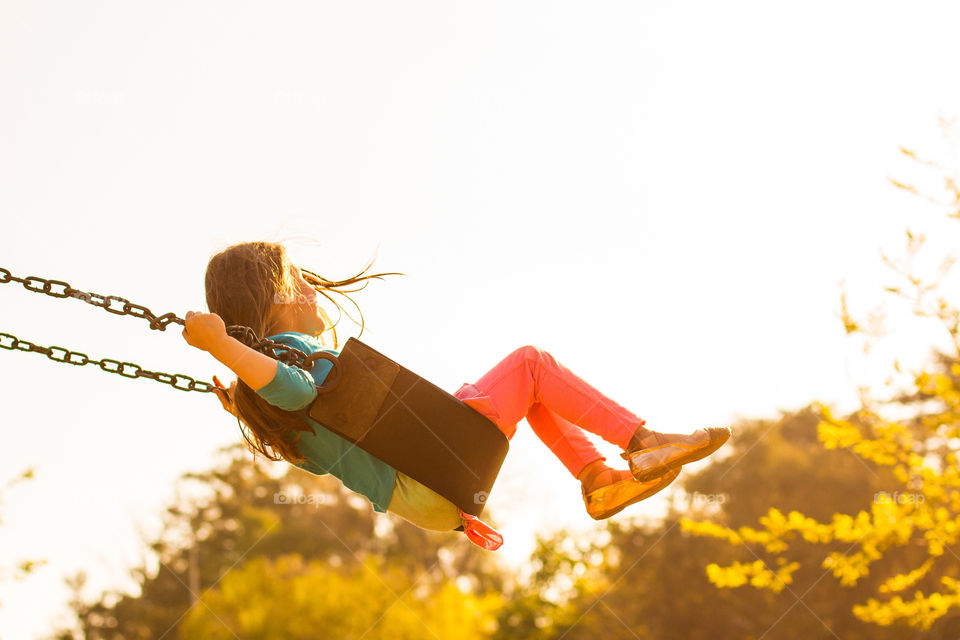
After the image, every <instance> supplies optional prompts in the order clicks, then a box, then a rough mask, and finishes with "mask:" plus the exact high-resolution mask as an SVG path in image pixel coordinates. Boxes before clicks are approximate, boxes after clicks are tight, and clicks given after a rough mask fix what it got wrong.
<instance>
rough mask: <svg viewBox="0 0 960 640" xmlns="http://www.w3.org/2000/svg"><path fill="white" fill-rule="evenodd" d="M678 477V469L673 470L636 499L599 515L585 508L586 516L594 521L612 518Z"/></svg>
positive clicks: (601, 489)
mask: <svg viewBox="0 0 960 640" xmlns="http://www.w3.org/2000/svg"><path fill="white" fill-rule="evenodd" d="M679 475H680V469H675V470H672V471H668V472H667V473H665V474H663V477H662V478H661V480H660V482H658V483H657V484H655V485H653V486H651V487H650V488H649V489H648V490H647V491H644V492H643V493H641V494H639V495H637V496H636V497H634V498H632V499H630V500H628V501H627V502H623V503H621V504H619V505H617V506H616V507H615V508H613V509H609V510H607V511H601V512H600V513H590V508H589V507H587V515H589V516H590V517H591V518H593V519H594V520H606V519H607V518H609V517H610V516H613V515H616V514H618V513H620V512H621V511H623V510H624V509H626V508H627V507H629V506H630V505H632V504H636V503H637V502H640V501H641V500H646V499H647V498H649V497H650V496H652V495H653V494H655V493H657V492H659V491H661V490H663V489H665V488H666V487H667V485H669V484H670V483H671V482H673V481H674V480H676V479H677V476H679ZM633 481H636V480H633ZM633 481H631V480H624V481H623V482H633ZM648 482H649V481H648ZM603 489H604V488H600V489H597V491H603ZM593 493H596V491H594V492H593ZM584 500H586V497H584Z"/></svg>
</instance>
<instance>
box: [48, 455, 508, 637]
mask: <svg viewBox="0 0 960 640" xmlns="http://www.w3.org/2000/svg"><path fill="white" fill-rule="evenodd" d="M268 464H269V463H265V462H263V461H252V460H251V456H250V455H249V453H248V452H246V451H245V450H244V449H243V447H242V446H241V445H240V444H237V445H235V446H233V447H229V448H227V449H225V450H224V451H223V452H222V460H221V461H220V463H219V464H218V465H217V466H216V467H215V468H214V469H212V470H210V471H207V472H204V473H197V474H187V475H186V476H185V477H184V478H183V481H182V484H181V486H182V487H183V492H184V493H185V494H187V493H189V496H190V497H185V498H182V499H180V500H178V502H177V504H176V505H174V506H171V507H170V508H169V509H168V510H167V513H166V514H165V518H164V526H163V531H162V533H161V535H160V536H159V537H158V539H157V540H154V541H152V542H150V543H149V548H150V550H151V551H152V553H153V554H154V558H153V561H152V562H145V563H144V564H143V566H140V567H137V568H136V569H134V570H133V571H132V576H133V578H134V580H135V582H136V583H137V584H138V585H139V592H137V593H123V592H118V591H109V592H106V593H104V594H102V595H101V596H99V597H98V598H97V599H96V600H95V601H93V602H88V601H86V600H84V599H83V598H82V597H80V595H79V594H80V592H81V590H82V588H83V585H84V576H83V574H78V575H77V576H74V577H73V578H72V579H71V580H69V584H70V585H71V587H72V588H73V590H74V592H75V594H76V595H75V596H74V598H73V601H72V602H71V603H70V606H71V608H72V609H73V611H74V613H75V615H76V617H77V626H78V628H79V637H82V638H85V639H86V640H107V639H111V640H120V639H121V638H123V639H124V640H134V639H138V638H143V639H147V638H157V637H161V636H163V635H164V634H168V636H167V637H173V636H174V635H175V633H176V632H177V629H178V627H179V625H181V624H182V623H183V621H184V620H185V619H186V618H187V617H188V612H191V611H193V610H194V609H196V608H197V607H198V606H200V602H201V601H205V600H204V599H205V598H207V596H208V595H209V594H207V591H210V590H212V589H216V588H220V587H222V586H223V584H224V582H225V581H227V578H228V577H229V576H230V575H232V573H233V572H236V571H242V570H243V568H244V567H245V566H246V564H247V563H249V562H252V561H267V562H272V561H274V560H276V559H278V558H280V557H283V556H288V555H291V554H295V555H297V556H298V557H300V558H302V559H303V561H304V562H306V563H308V564H309V563H320V564H322V565H324V566H327V567H330V568H332V569H334V570H342V571H344V572H348V573H349V572H351V571H355V570H356V569H357V568H358V567H360V566H363V563H365V562H368V561H369V560H370V559H371V558H375V559H378V560H382V561H383V563H384V566H385V567H387V568H388V569H389V570H397V571H403V572H404V574H405V575H408V576H413V578H412V579H415V580H416V581H417V584H418V585H419V588H421V589H427V590H428V591H430V592H431V593H434V592H436V593H441V592H442V591H443V589H444V588H445V587H446V585H447V584H448V583H450V582H453V581H456V583H457V584H458V585H459V586H461V587H462V588H464V589H465V590H466V591H467V592H469V593H471V594H474V595H477V597H478V598H481V597H482V595H483V594H485V593H488V592H500V591H501V589H502V585H503V576H502V574H501V571H500V568H499V566H498V565H497V564H496V559H495V558H494V557H492V555H493V554H490V553H489V552H487V551H484V550H482V549H480V548H478V547H476V546H475V545H473V544H471V543H470V542H469V541H468V540H467V539H466V538H465V537H464V536H463V534H461V533H459V532H449V533H448V532H434V531H425V530H423V529H420V528H418V527H416V526H414V525H412V524H410V523H408V522H406V521H404V520H402V519H401V518H398V517H396V516H394V515H392V514H378V513H375V512H374V511H373V510H372V509H371V507H370V505H369V503H368V502H367V501H366V500H365V499H363V498H362V497H361V496H358V495H356V494H354V493H353V492H351V491H349V490H348V489H346V488H345V487H343V485H342V484H341V483H340V481H339V480H337V479H336V478H334V477H333V476H329V475H327V476H314V475H312V474H309V473H306V472H304V471H302V470H300V469H297V468H295V467H292V466H288V469H287V470H286V472H285V474H284V475H283V476H281V477H274V476H272V475H270V474H269V473H267V468H266V465H268ZM257 566H260V565H257ZM311 571H312V570H311ZM227 584H233V583H231V582H227ZM268 596H269V594H265V597H268ZM218 597H224V596H223V594H221V595H220V596H218ZM77 636H78V634H77V633H74V631H73V630H62V631H60V632H58V634H57V636H56V637H57V638H61V639H66V638H74V637H77Z"/></svg>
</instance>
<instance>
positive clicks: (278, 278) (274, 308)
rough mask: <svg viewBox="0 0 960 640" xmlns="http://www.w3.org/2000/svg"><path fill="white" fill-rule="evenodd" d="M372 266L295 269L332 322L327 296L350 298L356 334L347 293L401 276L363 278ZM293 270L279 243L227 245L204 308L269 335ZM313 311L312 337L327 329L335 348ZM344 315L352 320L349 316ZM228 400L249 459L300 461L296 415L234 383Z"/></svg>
mask: <svg viewBox="0 0 960 640" xmlns="http://www.w3.org/2000/svg"><path fill="white" fill-rule="evenodd" d="M372 265H373V260H371V261H370V263H369V264H367V266H366V267H365V268H364V269H363V270H362V271H360V273H357V274H356V275H353V276H351V277H349V278H345V279H343V280H329V279H327V278H324V277H323V276H321V275H318V274H317V273H315V272H313V271H308V270H307V269H303V268H300V273H301V274H302V276H303V279H304V280H305V281H306V282H307V283H309V284H310V286H311V287H313V289H314V290H316V291H317V293H319V294H320V295H322V296H323V297H325V298H326V299H327V300H329V301H330V302H332V303H333V304H334V305H336V307H337V309H338V310H339V315H338V318H337V323H339V321H340V317H341V316H342V315H343V313H345V312H344V310H343V308H342V307H341V306H340V305H339V304H338V303H337V301H336V300H334V299H333V298H332V297H331V296H330V295H329V293H339V294H340V295H343V296H344V297H346V298H347V299H348V300H350V302H352V303H353V305H354V306H355V307H357V311H358V312H360V322H358V323H357V324H359V325H360V332H361V334H362V333H363V328H364V323H363V312H362V311H360V306H359V305H357V303H356V302H355V301H354V300H353V298H351V297H350V296H348V295H347V293H355V292H357V291H360V290H362V289H363V288H364V287H366V286H367V284H368V283H369V280H371V279H373V278H377V279H382V276H387V275H406V274H403V273H395V272H389V273H377V274H370V275H364V274H365V273H366V272H367V271H368V270H369V269H370V267H371V266H372ZM293 266H294V265H293V264H292V263H291V261H290V258H289V256H288V254H287V251H286V248H285V247H284V246H283V245H282V244H279V243H273V242H243V243H240V244H235V245H232V246H230V247H227V248H226V249H224V250H223V251H221V252H220V253H218V254H216V255H214V256H213V257H212V258H211V259H210V261H209V263H208V264H207V272H206V278H205V289H206V298H207V308H208V309H209V310H210V312H211V313H215V314H217V315H218V316H220V317H221V318H222V319H223V321H224V323H225V324H226V325H227V326H230V325H243V326H246V327H250V328H251V329H253V331H254V332H255V333H256V334H257V335H258V336H260V337H261V338H266V337H267V336H270V335H274V334H275V333H277V332H276V331H275V329H276V328H278V323H279V321H280V313H279V311H280V308H281V301H283V300H296V299H297V295H298V290H297V286H296V283H295V282H294V280H293V275H292V267H293ZM358 284H359V285H360V286H359V287H358V288H356V289H345V287H350V286H353V285H358ZM318 311H319V313H320V316H321V317H322V318H323V323H324V327H323V329H322V330H321V331H320V332H319V333H318V334H316V335H315V337H317V338H321V337H322V336H323V335H324V334H326V332H327V331H330V332H332V334H333V348H334V349H337V348H339V342H338V340H337V331H336V328H335V327H336V324H337V323H331V321H330V317H329V316H328V315H327V313H326V311H324V310H323V309H322V308H320V309H318ZM347 317H348V318H350V319H351V320H353V321H354V322H356V320H354V319H353V318H352V317H351V316H350V315H349V314H347ZM233 401H234V405H235V408H236V413H237V417H238V419H239V423H240V432H241V434H242V435H243V438H244V440H245V441H246V443H247V445H248V446H249V448H250V450H251V451H252V452H253V453H254V455H256V454H257V453H260V454H263V456H264V457H266V458H267V459H269V460H275V461H276V460H287V461H288V462H291V463H297V462H303V461H304V460H305V458H304V457H303V456H302V455H301V454H300V452H299V450H298V449H297V441H298V440H299V439H300V432H301V431H308V430H310V426H309V425H308V424H307V423H306V421H304V420H303V419H302V417H301V416H300V414H299V412H291V411H284V410H283V409H280V408H278V407H276V406H274V405H271V404H270V403H268V402H267V401H266V400H264V399H263V398H261V397H260V396H259V395H258V394H257V393H256V391H254V390H253V389H251V388H250V387H249V386H247V385H246V384H245V383H244V382H243V381H242V380H239V379H238V380H237V385H236V388H235V390H234V394H233Z"/></svg>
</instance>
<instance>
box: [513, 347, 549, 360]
mask: <svg viewBox="0 0 960 640" xmlns="http://www.w3.org/2000/svg"><path fill="white" fill-rule="evenodd" d="M543 354H544V351H543V350H542V349H540V348H539V347H534V346H533V345H529V344H528V345H524V346H522V347H520V348H518V349H515V350H514V351H513V353H511V354H510V355H511V356H514V357H516V358H521V359H523V360H538V359H540V358H541V357H542V356H543Z"/></svg>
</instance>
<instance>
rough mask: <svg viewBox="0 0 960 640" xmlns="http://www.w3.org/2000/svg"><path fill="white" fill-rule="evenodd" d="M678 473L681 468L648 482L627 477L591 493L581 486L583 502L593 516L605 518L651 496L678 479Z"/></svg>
mask: <svg viewBox="0 0 960 640" xmlns="http://www.w3.org/2000/svg"><path fill="white" fill-rule="evenodd" d="M678 475H680V469H674V470H672V471H669V472H668V473H666V474H664V475H663V476H661V477H659V478H654V479H653V480H649V481H647V482H638V481H637V480H636V479H635V478H627V479H626V480H621V481H620V482H614V483H612V484H608V485H606V486H604V487H600V488H599V489H594V490H593V491H591V492H590V493H587V490H586V488H581V491H582V493H583V503H584V504H585V505H586V507H587V513H588V514H590V517H591V518H593V519H594V520H603V519H605V518H609V517H610V516H612V515H614V514H615V513H620V511H622V510H623V509H624V508H626V507H629V506H630V505H632V504H633V503H634V502H640V501H641V500H643V499H645V498H649V497H650V496H652V495H653V494H655V493H656V492H658V491H660V490H661V489H663V488H664V487H666V486H667V485H668V484H670V483H671V482H673V481H674V480H676V479H677V476H678Z"/></svg>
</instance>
